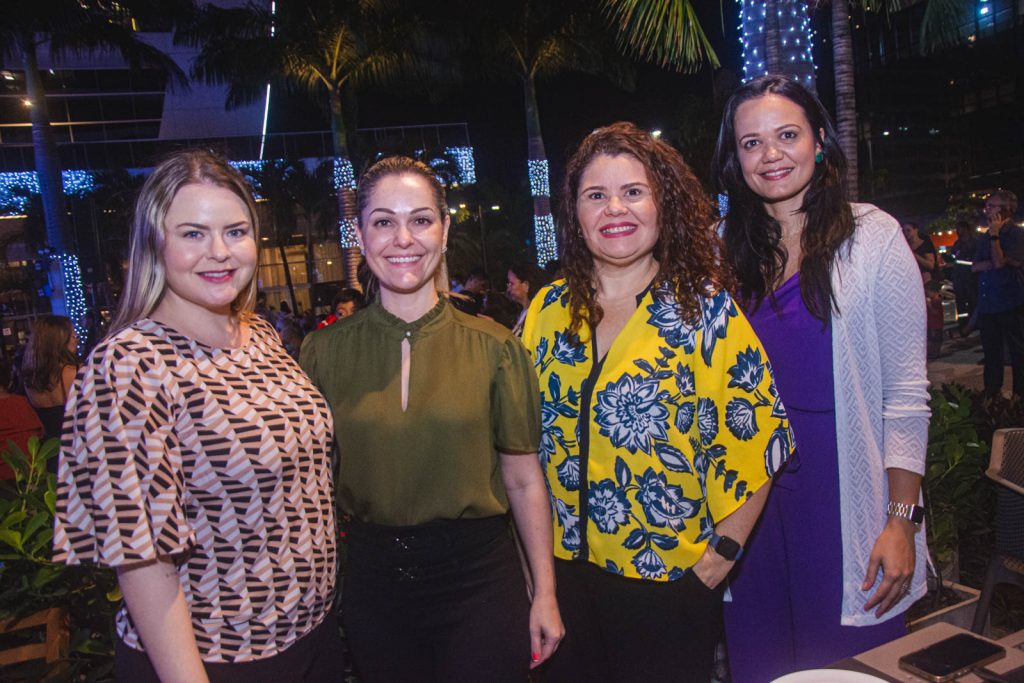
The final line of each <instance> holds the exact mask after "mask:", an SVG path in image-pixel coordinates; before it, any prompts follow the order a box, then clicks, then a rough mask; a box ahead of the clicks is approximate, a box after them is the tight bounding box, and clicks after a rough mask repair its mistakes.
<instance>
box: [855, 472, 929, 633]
mask: <svg viewBox="0 0 1024 683" xmlns="http://www.w3.org/2000/svg"><path fill="white" fill-rule="evenodd" d="M886 475H887V476H888V479H889V500H891V501H894V502H896V503H906V504H908V505H916V504H917V502H918V500H919V497H920V495H921V475H919V474H914V473H913V472H908V471H907V470H901V469H896V468H891V469H889V470H886ZM917 530H918V528H917V525H915V524H914V523H913V522H911V521H910V520H909V519H904V518H902V517H889V518H888V520H886V523H885V528H884V529H882V533H881V534H879V536H878V538H877V539H876V540H875V545H874V547H873V548H872V549H871V560H870V561H869V562H868V569H867V573H865V575H864V583H863V584H862V585H861V587H860V589H861V590H862V591H866V590H870V589H871V587H872V586H873V585H875V579H876V578H877V576H878V570H879V569H881V570H882V583H880V584H879V585H878V590H876V591H875V594H874V595H872V596H871V598H870V599H869V600H868V601H867V602H866V603H865V604H864V610H865V611H867V610H870V609H872V608H874V607H876V606H877V607H878V611H877V612H875V616H876V617H880V616H882V615H883V614H885V613H886V612H888V611H889V610H890V609H891V608H892V607H893V606H894V605H895V604H896V603H897V602H899V601H900V600H901V599H902V598H903V596H904V595H906V594H907V591H909V590H910V579H911V578H913V576H914V560H915V557H914V534H915V533H917Z"/></svg>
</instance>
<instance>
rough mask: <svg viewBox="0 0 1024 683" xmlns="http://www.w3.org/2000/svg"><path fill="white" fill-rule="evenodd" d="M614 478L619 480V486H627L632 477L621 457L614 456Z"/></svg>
mask: <svg viewBox="0 0 1024 683" xmlns="http://www.w3.org/2000/svg"><path fill="white" fill-rule="evenodd" d="M615 478H616V479H618V480H619V486H622V487H626V486H629V482H630V480H631V479H632V478H633V475H632V473H631V472H630V471H629V465H627V464H626V461H625V460H623V459H622V458H621V457H618V458H615Z"/></svg>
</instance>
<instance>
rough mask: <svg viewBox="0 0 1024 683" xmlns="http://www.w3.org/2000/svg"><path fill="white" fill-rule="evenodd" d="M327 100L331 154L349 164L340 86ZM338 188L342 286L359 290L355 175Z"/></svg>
mask: <svg viewBox="0 0 1024 683" xmlns="http://www.w3.org/2000/svg"><path fill="white" fill-rule="evenodd" d="M329 96H330V99H331V135H332V139H333V142H334V156H335V157H337V159H338V161H339V162H340V163H342V164H347V165H350V166H351V164H352V162H351V160H350V159H349V147H348V133H347V132H346V130H345V116H344V110H343V107H342V103H341V97H342V94H341V89H340V88H339V89H335V90H332V91H331V92H330V94H329ZM337 191H338V218H339V221H338V226H339V232H340V239H341V251H342V260H343V262H344V267H345V285H346V286H348V287H354V288H355V289H359V288H360V287H359V280H358V277H357V273H358V271H359V261H360V258H361V256H360V254H359V247H358V246H357V245H356V244H355V236H354V235H353V234H352V233H353V232H354V231H355V218H356V186H355V178H354V177H353V178H352V179H351V182H348V179H344V182H343V183H342V185H341V186H340V187H338V188H337Z"/></svg>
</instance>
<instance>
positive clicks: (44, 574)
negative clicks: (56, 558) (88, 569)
mask: <svg viewBox="0 0 1024 683" xmlns="http://www.w3.org/2000/svg"><path fill="white" fill-rule="evenodd" d="M66 571H67V567H66V566H64V565H62V564H48V565H46V566H44V567H40V568H39V569H38V570H36V573H35V574H34V575H33V576H32V587H33V588H42V587H43V586H45V585H46V584H48V583H50V582H51V581H54V580H55V579H57V578H59V577H60V576H61V575H63V574H64V572H66Z"/></svg>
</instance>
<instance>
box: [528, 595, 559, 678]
mask: <svg viewBox="0 0 1024 683" xmlns="http://www.w3.org/2000/svg"><path fill="white" fill-rule="evenodd" d="M564 636H565V626H563V625H562V616H561V614H560V613H559V611H558V601H557V600H555V596H554V594H553V593H552V594H550V595H536V596H534V598H533V605H532V606H531V607H530V668H531V669H533V668H536V667H538V666H540V665H541V664H543V663H544V662H546V661H547V659H548V657H550V656H551V655H553V654H554V653H555V650H556V649H558V644H559V643H560V642H562V638H563V637H564Z"/></svg>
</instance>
